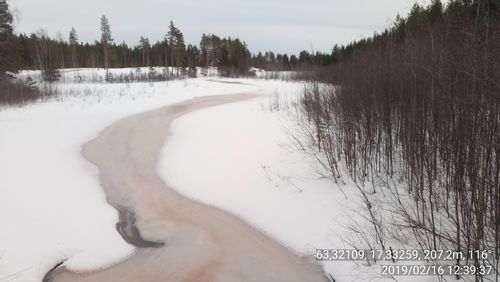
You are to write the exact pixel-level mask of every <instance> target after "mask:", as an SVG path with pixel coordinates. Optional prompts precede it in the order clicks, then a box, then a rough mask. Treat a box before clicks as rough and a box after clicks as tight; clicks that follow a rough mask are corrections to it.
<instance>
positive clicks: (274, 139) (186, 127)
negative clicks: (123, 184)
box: [159, 82, 380, 281]
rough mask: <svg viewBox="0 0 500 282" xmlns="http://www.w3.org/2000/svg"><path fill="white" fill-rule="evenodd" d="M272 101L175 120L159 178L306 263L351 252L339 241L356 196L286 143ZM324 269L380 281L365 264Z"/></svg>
mask: <svg viewBox="0 0 500 282" xmlns="http://www.w3.org/2000/svg"><path fill="white" fill-rule="evenodd" d="M271 83H275V84H276V83H277V82H270V83H269V84H271ZM301 87H302V86H301V85H300V84H296V83H281V84H280V85H279V88H277V89H278V90H277V91H274V92H275V95H280V96H281V99H285V100H286V99H290V98H291V97H294V96H295V97H296V95H297V93H299V91H300V90H301ZM275 99H277V98H273V97H272V96H271V97H266V98H263V99H256V100H254V101H249V102H240V103H237V104H228V105H222V106H217V107H213V108H209V109H204V110H200V111H197V112H194V113H192V114H189V115H186V116H183V117H181V118H179V119H177V120H176V121H174V123H173V125H172V132H173V135H172V137H171V138H170V140H169V141H167V143H166V146H165V148H164V150H163V153H162V159H163V162H162V164H161V165H160V168H159V170H160V173H161V174H162V175H163V178H164V180H165V181H167V182H168V183H170V184H171V186H173V187H175V188H176V189H178V191H180V192H181V193H182V194H184V195H186V196H188V197H190V198H192V199H196V200H198V201H201V202H203V203H206V204H209V205H213V206H216V207H219V208H222V209H224V210H226V211H230V212H232V213H234V214H236V215H237V216H239V217H241V218H243V219H245V220H246V221H247V222H248V223H249V224H251V225H253V226H255V227H256V228H258V229H260V230H262V231H263V232H265V233H266V234H268V235H269V236H271V237H273V238H275V239H277V240H278V241H280V242H282V243H283V244H285V245H286V246H288V247H289V248H292V249H293V250H295V251H296V252H297V253H298V254H299V255H302V256H311V255H313V254H314V253H315V250H316V249H317V248H318V249H351V248H352V246H350V245H349V244H348V242H347V241H344V240H347V238H346V236H348V234H347V233H346V230H345V228H346V227H347V226H348V225H349V224H351V221H350V220H351V219H352V217H354V216H355V210H356V208H357V205H360V204H361V203H359V197H357V195H356V193H357V192H356V191H357V190H356V188H354V187H352V186H349V185H346V186H344V187H342V189H343V192H342V191H341V190H340V189H339V188H338V187H336V186H335V185H334V184H333V183H332V181H331V180H329V179H328V178H327V177H325V176H324V175H322V174H321V173H320V172H321V169H319V168H317V167H316V160H315V159H314V158H312V157H311V156H308V155H306V154H305V153H304V152H303V151H301V150H299V149H298V146H297V144H295V143H294V142H293V138H292V137H291V136H290V135H289V131H290V129H291V128H293V124H292V123H291V122H290V119H289V118H287V117H286V112H287V110H288V109H284V110H281V111H275V108H276V105H277V102H276V101H275ZM292 100H293V99H292ZM285 104H289V103H285ZM282 106H283V105H282ZM285 108H286V106H285ZM323 266H324V268H325V270H326V271H327V272H328V273H330V274H331V275H332V276H333V277H334V278H335V279H336V281H356V280H357V281H367V280H371V279H380V277H379V275H377V274H378V272H379V269H378V268H377V267H374V268H366V267H363V263H360V265H357V264H355V263H353V262H324V263H323Z"/></svg>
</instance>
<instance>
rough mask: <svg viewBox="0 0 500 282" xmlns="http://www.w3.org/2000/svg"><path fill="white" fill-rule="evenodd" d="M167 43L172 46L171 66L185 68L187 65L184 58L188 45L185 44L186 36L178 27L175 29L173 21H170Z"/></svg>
mask: <svg viewBox="0 0 500 282" xmlns="http://www.w3.org/2000/svg"><path fill="white" fill-rule="evenodd" d="M167 41H168V45H169V46H170V62H171V64H172V65H173V66H176V67H185V64H186V63H185V60H184V58H185V55H186V44H185V43H184V35H183V34H182V32H181V31H180V30H179V29H178V28H177V27H175V25H174V22H172V21H170V25H169V30H168V33H167ZM174 61H175V63H174Z"/></svg>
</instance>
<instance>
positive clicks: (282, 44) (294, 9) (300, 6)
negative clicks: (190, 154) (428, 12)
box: [8, 0, 428, 53]
mask: <svg viewBox="0 0 500 282" xmlns="http://www.w3.org/2000/svg"><path fill="white" fill-rule="evenodd" d="M427 1H428V0H418V2H419V3H426V2H427ZM8 2H9V3H10V6H11V9H13V10H14V13H15V15H16V19H17V20H16V31H17V32H25V33H31V32H34V31H36V30H38V29H40V28H43V29H45V30H47V31H48V32H49V34H50V35H51V36H55V35H56V34H57V33H58V32H61V33H62V35H63V36H64V38H66V37H67V36H68V33H69V30H70V28H71V27H72V26H73V27H75V29H76V30H77V32H78V34H79V36H80V40H82V41H94V40H96V39H98V38H100V31H99V19H100V17H101V15H102V14H105V15H106V16H107V17H108V18H109V21H110V24H111V28H112V32H113V38H114V39H115V42H118V43H121V42H123V41H125V42H127V43H129V44H136V43H137V42H138V41H139V38H140V36H141V35H142V36H145V37H148V38H149V39H150V40H151V41H152V42H154V41H157V40H161V39H162V38H163V36H164V35H165V33H166V32H167V28H168V24H169V22H170V20H173V21H174V23H175V24H176V25H177V26H178V27H179V28H180V29H181V31H182V32H183V33H184V36H185V38H186V41H187V43H191V44H198V43H199V41H200V38H201V35H202V34H203V33H214V34H217V35H219V36H231V37H239V38H240V39H242V40H244V41H246V42H247V44H248V46H249V49H250V51H252V52H259V51H266V50H273V51H276V52H287V53H298V52H299V51H300V50H304V49H306V50H310V49H311V45H312V48H313V49H314V50H315V51H316V50H319V51H329V50H331V48H332V46H333V45H334V44H335V43H338V44H345V43H348V42H350V41H352V40H355V39H359V38H361V37H365V36H370V35H372V34H373V32H374V31H377V30H383V29H384V28H385V27H387V26H389V25H390V23H391V22H392V21H393V20H394V18H395V16H396V15H397V14H398V13H399V14H403V15H404V14H406V13H407V12H408V11H409V9H410V8H411V6H412V5H413V3H414V2H415V0H245V1H243V0H140V1H132V0H85V1H81V0H78V1H77V0H9V1H8Z"/></svg>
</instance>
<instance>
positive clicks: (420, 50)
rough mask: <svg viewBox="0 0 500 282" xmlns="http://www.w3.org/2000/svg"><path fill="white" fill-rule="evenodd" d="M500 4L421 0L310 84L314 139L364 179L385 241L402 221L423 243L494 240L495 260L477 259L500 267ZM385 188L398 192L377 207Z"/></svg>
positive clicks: (339, 52) (305, 100)
mask: <svg viewBox="0 0 500 282" xmlns="http://www.w3.org/2000/svg"><path fill="white" fill-rule="evenodd" d="M499 8H500V5H499V4H498V1H480V0H476V1H466V0H456V1H451V2H450V3H449V4H448V5H446V6H444V5H443V4H442V3H441V2H440V1H433V2H432V4H430V5H429V6H427V7H422V6H419V5H415V6H414V7H413V9H412V10H411V12H410V13H409V15H408V16H407V17H398V18H397V20H396V22H395V23H394V25H393V26H392V27H390V28H389V29H387V30H385V31H384V32H382V33H380V34H375V35H374V36H373V37H371V38H367V39H364V40H361V41H358V42H354V43H352V44H349V45H348V46H345V47H342V48H340V49H336V50H335V54H336V56H335V57H336V60H337V61H336V62H335V63H334V64H332V65H331V66H328V67H325V68H321V69H317V70H315V76H314V80H315V81H321V82H325V83H327V84H328V85H330V87H323V86H322V85H320V84H317V83H316V84H314V85H313V86H309V87H307V88H306V89H305V90H304V95H303V97H302V101H301V105H300V108H301V111H302V113H303V116H304V118H305V122H304V127H305V128H307V129H308V131H307V132H308V135H309V136H310V137H311V140H313V141H312V143H313V145H314V146H313V147H314V150H316V151H317V152H320V153H321V154H322V155H323V156H324V160H325V161H324V165H325V167H327V168H328V169H329V170H330V172H331V175H332V177H333V178H334V179H336V181H338V182H341V181H342V173H341V172H342V171H347V172H348V173H349V175H350V176H351V177H352V178H353V179H354V180H355V181H356V183H357V185H358V188H359V190H360V191H361V193H362V195H363V198H364V201H365V204H366V209H367V211H368V215H367V217H368V218H369V219H370V220H371V221H372V226H373V230H372V232H371V233H370V234H372V235H370V236H373V237H374V238H373V239H374V241H376V242H378V244H377V245H378V247H380V248H384V249H385V248H386V247H387V245H385V244H386V242H387V240H388V239H390V238H389V237H390V235H389V234H394V232H393V231H391V230H395V229H394V228H396V230H401V232H402V233H404V234H406V235H405V236H406V237H404V238H406V239H407V238H413V240H416V241H417V242H419V245H420V246H421V247H422V248H424V249H452V250H456V251H462V252H463V251H466V250H495V258H496V262H493V261H491V260H490V261H487V260H482V259H480V258H475V259H474V260H473V263H474V264H475V265H477V266H479V265H483V264H486V265H488V264H494V265H493V266H494V268H495V269H496V271H498V258H499V255H500V254H499V250H500V248H499V247H500V246H499V244H500V205H499V204H498V203H499V201H500V181H499V176H500V85H499V81H500V71H499V70H500V69H499V63H500V61H499V58H500V21H499ZM402 187H403V188H404V189H402ZM377 194H383V195H391V197H390V198H391V200H390V201H387V202H385V204H381V206H378V207H377V203H376V202H375V200H374V199H375V198H376V196H375V195H377ZM386 197H387V196H386ZM382 210H384V211H382ZM387 213H389V215H388V214H387ZM389 218H392V219H393V221H391V220H389ZM391 222H392V224H391ZM398 233H399V232H398ZM400 235H401V234H400ZM400 239H401V238H400ZM457 263H459V262H457ZM497 275H498V272H497Z"/></svg>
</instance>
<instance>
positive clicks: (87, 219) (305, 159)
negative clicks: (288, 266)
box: [0, 69, 425, 281]
mask: <svg viewBox="0 0 500 282" xmlns="http://www.w3.org/2000/svg"><path fill="white" fill-rule="evenodd" d="M130 70H131V69H127V70H123V69H122V70H120V69H117V70H112V72H113V73H114V74H119V73H128V72H129V71H130ZM79 73H84V74H85V75H84V76H83V77H84V82H79V81H76V80H72V79H71V77H74V76H72V75H73V74H74V70H73V71H71V70H69V71H64V72H63V77H65V79H64V80H63V81H62V82H58V83H54V84H53V85H52V87H53V88H54V89H55V90H56V91H57V92H59V93H60V96H58V98H54V99H51V100H49V101H48V102H45V103H41V104H35V105H30V106H27V107H23V108H8V109H0V136H2V138H0V156H2V157H1V158H0V226H2V232H0V280H2V278H5V280H8V281H40V280H41V279H42V277H43V275H44V274H45V273H46V272H47V271H48V270H49V269H51V268H52V267H53V266H54V265H56V264H57V263H58V262H60V261H62V260H65V259H69V260H68V261H67V262H66V264H65V265H66V266H67V267H69V268H70V269H72V270H75V271H89V270H95V269H97V268H102V267H106V266H109V265H111V264H113V263H116V262H117V261H120V260H122V259H124V258H126V257H127V256H129V255H131V254H132V252H133V251H134V249H133V248H132V247H131V246H129V245H128V244H126V243H125V242H123V240H122V238H121V237H120V235H119V234H118V233H117V232H116V229H115V224H116V222H117V220H118V215H117V212H116V211H115V210H114V209H113V208H112V207H111V206H109V205H108V204H107V202H106V198H105V194H104V192H103V191H102V189H101V187H100V185H99V180H98V176H97V173H98V171H97V169H96V167H94V166H93V165H91V164H89V163H88V162H86V161H85V160H84V159H83V157H82V156H81V155H80V150H81V146H82V145H83V144H84V143H85V142H87V141H89V140H91V139H93V138H95V137H96V136H97V134H98V133H99V132H100V131H101V130H103V129H104V128H105V127H107V126H108V125H110V124H112V123H113V122H115V121H117V120H119V119H121V118H123V117H126V116H129V115H132V114H135V113H139V112H144V111H148V110H151V109H155V108H159V107H161V106H164V105H167V104H172V103H176V102H181V101H184V100H188V99H191V98H193V97H198V96H208V95H219V94H234V93H242V92H248V91H255V90H259V89H264V90H266V91H265V93H267V94H269V95H265V96H262V97H260V98H256V99H254V100H252V101H248V102H241V103H236V104H227V105H223V106H217V107H212V108H208V109H204V110H200V111H196V112H193V113H190V114H188V115H186V116H183V117H181V118H179V119H177V120H175V121H174V123H173V125H172V128H171V132H172V135H171V137H170V138H169V140H167V143H166V146H165V147H164V149H163V151H162V155H161V158H160V159H161V164H160V166H159V168H158V170H159V172H160V174H161V175H162V176H163V178H164V179H165V181H166V182H168V183H169V184H171V186H172V187H174V188H175V189H177V190H178V191H179V192H181V193H182V194H184V195H186V196H187V197H190V198H193V199H195V200H198V201H201V202H204V203H207V204H209V205H213V206H216V207H219V208H222V209H224V210H226V211H228V212H231V213H234V214H236V215H237V216H239V217H241V218H243V219H244V220H246V221H247V222H248V223H249V224H251V225H253V226H255V227H256V228H258V229H260V230H261V231H262V232H264V233H266V234H267V235H269V236H270V237H273V238H274V239H276V240H277V241H279V242H281V243H282V244H284V245H285V246H287V247H289V248H291V249H293V250H294V251H295V252H297V253H298V254H299V255H303V256H311V255H313V254H314V252H315V250H316V249H317V248H320V249H351V248H352V246H351V245H350V244H349V240H348V238H349V237H350V236H351V234H350V233H349V232H348V231H346V230H347V227H348V226H349V224H351V223H352V219H353V218H359V211H360V210H361V209H363V205H362V203H361V202H360V201H359V196H358V195H357V191H356V188H355V187H354V186H353V185H352V183H350V182H349V181H348V179H345V180H346V181H347V183H346V185H344V186H342V187H338V186H336V185H335V184H333V183H332V180H331V179H329V177H328V174H327V173H326V172H325V171H324V170H322V169H321V168H320V167H318V166H317V165H316V164H317V161H316V160H315V158H314V156H311V155H308V154H306V153H305V152H304V151H302V150H300V149H298V147H297V144H295V143H294V141H293V138H292V136H291V135H290V132H294V130H295V129H296V124H294V122H293V120H291V119H290V118H289V116H288V114H289V113H290V112H293V103H294V102H296V100H297V98H298V95H299V94H300V92H301V90H302V89H303V84H302V83H293V82H283V81H273V80H247V79H239V80H231V81H232V82H242V83H243V84H234V83H220V81H219V80H220V79H216V78H214V79H207V78H197V79H186V80H177V81H169V82H151V83H149V82H148V83H112V84H108V83H102V82H101V81H102V78H103V75H105V73H104V72H103V70H96V69H87V70H81V69H80V70H79ZM28 75H29V76H30V77H32V78H33V77H35V78H36V77H37V75H38V78H39V73H37V72H35V71H26V72H24V73H22V74H21V78H26V77H27V76H28ZM99 77H100V78H101V80H99V79H98V78H99ZM96 78H97V79H96ZM35 80H36V79H35ZM295 137H297V135H295ZM242 255H244V254H242ZM322 264H323V266H324V269H325V271H326V272H328V273H331V275H332V276H333V277H334V278H335V279H336V281H367V280H383V279H381V277H380V275H379V273H380V269H379V268H376V267H367V266H365V265H364V264H363V263H360V264H356V263H354V262H351V261H347V262H324V263H322ZM414 279H415V280H420V281H422V280H425V279H420V277H418V279H416V278H414ZM390 280H393V279H392V278H391V279H390Z"/></svg>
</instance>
